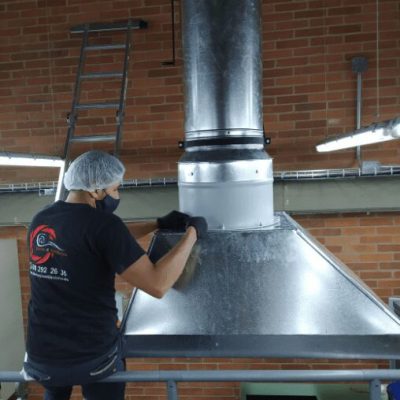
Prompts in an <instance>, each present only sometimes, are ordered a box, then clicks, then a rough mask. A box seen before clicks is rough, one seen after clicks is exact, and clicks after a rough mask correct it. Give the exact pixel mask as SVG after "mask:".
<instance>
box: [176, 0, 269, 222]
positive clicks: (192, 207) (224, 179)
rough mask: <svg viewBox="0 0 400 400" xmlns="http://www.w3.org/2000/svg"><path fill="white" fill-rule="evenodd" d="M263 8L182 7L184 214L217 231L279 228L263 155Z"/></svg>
mask: <svg viewBox="0 0 400 400" xmlns="http://www.w3.org/2000/svg"><path fill="white" fill-rule="evenodd" d="M260 11H261V8H260V0H246V1H241V0H227V1H223V2H222V1H217V0H203V1H197V0H183V1H182V13H183V14H182V15H183V17H182V21H183V27H182V36H183V56H184V70H185V101H186V102H185V150H186V151H185V154H184V155H183V157H182V158H181V159H180V160H179V164H178V182H179V183H178V185H179V209H180V210H181V211H184V212H186V213H189V214H191V215H201V216H204V217H205V218H206V219H207V221H208V224H209V226H210V228H212V229H246V228H258V227H260V226H269V225H271V224H272V223H273V195H272V193H273V191H272V184H273V173H272V160H271V159H270V157H269V156H268V155H267V154H266V153H265V151H264V140H263V118H262V62H261V60H262V57H261V34H260V31H261V12H260Z"/></svg>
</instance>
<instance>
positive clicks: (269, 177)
mask: <svg viewBox="0 0 400 400" xmlns="http://www.w3.org/2000/svg"><path fill="white" fill-rule="evenodd" d="M178 174H179V175H178V179H179V184H180V185H181V184H182V183H211V182H217V183H218V182H219V183H224V182H232V183H234V182H248V181H251V182H266V183H272V181H273V179H274V178H273V172H272V160H271V159H265V160H235V161H226V162H193V163H181V164H180V165H179V170H178Z"/></svg>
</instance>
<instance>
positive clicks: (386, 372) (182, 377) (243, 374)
mask: <svg viewBox="0 0 400 400" xmlns="http://www.w3.org/2000/svg"><path fill="white" fill-rule="evenodd" d="M396 380H400V370H398V369H360V370H219V371H216V370H191V371H182V370H179V371H173V370H172V371H171V370H169V371H125V372H116V373H115V374H113V375H111V376H109V377H107V378H105V379H104V380H102V381H101V382H104V383H107V382H110V383H111V382H165V384H166V391H167V394H168V400H178V398H179V393H178V385H177V384H178V383H179V382H280V383H281V382H292V383H294V382H368V383H369V400H381V382H382V381H388V382H391V381H396ZM27 381H32V379H28V380H27V379H26V378H25V377H24V375H23V374H21V373H20V372H17V371H0V382H16V383H17V382H27Z"/></svg>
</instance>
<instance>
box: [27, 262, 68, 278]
mask: <svg viewBox="0 0 400 400" xmlns="http://www.w3.org/2000/svg"><path fill="white" fill-rule="evenodd" d="M29 270H30V273H31V275H33V276H36V277H38V278H44V279H54V280H61V281H69V278H68V272H67V271H66V270H65V269H62V268H57V267H46V266H44V265H36V264H33V263H30V267H29Z"/></svg>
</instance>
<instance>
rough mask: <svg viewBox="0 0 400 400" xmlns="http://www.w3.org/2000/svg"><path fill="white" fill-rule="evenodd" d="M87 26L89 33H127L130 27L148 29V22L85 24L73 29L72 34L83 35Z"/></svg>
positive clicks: (138, 20) (136, 20) (139, 20)
mask: <svg viewBox="0 0 400 400" xmlns="http://www.w3.org/2000/svg"><path fill="white" fill-rule="evenodd" d="M86 26H87V31H88V32H109V31H125V30H127V29H128V26H129V27H130V28H131V29H143V28H147V22H146V21H143V20H141V19H135V20H130V21H128V22H116V23H113V24H98V23H94V24H87V25H85V24H83V25H77V26H74V27H72V28H71V31H70V32H71V33H83V32H85V29H86Z"/></svg>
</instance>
